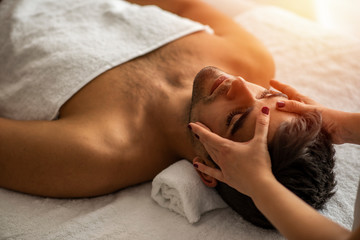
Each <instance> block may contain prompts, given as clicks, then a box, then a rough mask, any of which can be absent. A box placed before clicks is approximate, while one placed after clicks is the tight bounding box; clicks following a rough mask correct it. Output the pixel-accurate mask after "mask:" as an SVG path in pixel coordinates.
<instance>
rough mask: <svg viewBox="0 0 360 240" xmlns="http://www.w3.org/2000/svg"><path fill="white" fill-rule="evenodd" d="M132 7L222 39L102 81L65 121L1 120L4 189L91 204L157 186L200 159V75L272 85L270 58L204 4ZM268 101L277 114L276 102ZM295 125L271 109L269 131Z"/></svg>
mask: <svg viewBox="0 0 360 240" xmlns="http://www.w3.org/2000/svg"><path fill="white" fill-rule="evenodd" d="M131 2H133V3H136V4H140V5H145V4H154V5H157V6H159V7H161V8H163V9H164V10H167V11H170V12H173V13H175V14H178V15H180V16H183V17H186V18H189V19H192V20H195V21H198V22H200V23H203V24H205V25H209V26H210V27H211V28H212V29H213V30H214V34H213V35H211V34H209V33H207V32H205V31H200V32H196V33H193V34H190V35H188V36H185V37H182V38H180V39H178V40H176V41H173V42H171V43H169V44H167V45H165V46H163V47H161V48H159V49H157V50H155V51H152V52H150V53H148V54H146V55H144V56H141V57H138V58H136V59H133V60H131V61H129V62H127V63H124V64H121V65H119V66H117V67H115V68H113V69H111V70H109V71H106V72H104V73H102V74H101V75H99V76H98V77H96V78H95V79H93V80H92V81H91V82H90V83H89V84H87V85H86V86H85V87H83V88H82V89H81V90H80V91H79V92H77V93H76V94H75V95H74V96H73V97H72V98H71V99H69V100H68V101H67V102H66V103H65V104H64V105H63V106H62V107H61V109H60V112H59V119H58V120H54V121H15V120H10V119H5V118H0V129H1V131H0V187H3V188H7V189H12V190H15V191H20V192H24V193H30V194H35V195H40V196H49V197H88V196H96V195H101V194H106V193H110V192H113V191H116V190H118V189H121V188H124V187H127V186H131V185H134V184H138V183H142V182H145V181H149V180H151V179H152V178H153V177H154V176H155V175H156V174H158V173H159V172H160V171H161V170H163V169H164V168H166V167H167V166H169V165H170V164H172V163H174V162H175V161H177V160H179V159H184V158H186V159H193V158H194V157H195V156H196V154H195V152H194V150H193V146H192V138H193V136H192V133H191V132H190V131H189V129H188V128H187V125H188V123H189V107H190V104H191V97H192V86H193V81H194V76H196V74H197V73H198V72H199V71H200V70H201V69H203V68H204V67H206V66H216V67H217V68H219V69H221V70H223V71H224V72H226V73H229V74H232V75H234V76H242V77H243V78H244V79H246V80H247V81H249V82H252V83H255V84H258V85H260V86H263V87H265V88H268V87H269V81H270V79H272V78H273V77H274V63H273V59H272V57H271V55H270V54H269V52H268V51H267V50H266V49H265V47H264V46H263V45H262V44H261V43H260V42H259V41H258V40H257V39H255V38H254V37H253V36H252V35H251V34H249V33H248V32H247V31H245V30H244V29H243V28H241V27H240V26H239V25H238V24H236V23H235V22H233V20H232V19H230V18H229V17H227V16H225V15H223V14H221V13H219V12H218V11H217V10H215V9H213V8H212V7H210V6H208V5H207V4H205V3H203V2H201V1H198V0H172V1H166V0H149V1H145V0H132V1H131ZM209 69H210V70H209ZM204 71H205V72H206V71H208V72H209V71H213V69H212V68H207V69H205V70H203V72H202V75H204ZM216 71H217V70H216ZM216 73H217V75H219V74H220V73H221V72H216ZM207 79H208V80H206V81H207V82H204V84H205V83H206V84H205V85H204V86H203V87H208V88H211V86H212V84H210V85H209V81H210V82H211V81H212V83H213V82H214V81H215V80H216V78H215V77H214V74H212V75H209V77H207ZM237 89H238V88H235V90H234V91H239V93H240V92H241V91H242V90H241V89H238V90H237ZM260 90H261V91H263V88H261V87H259V89H258V90H256V91H259V92H260ZM209 91H210V89H209ZM276 98H278V97H276ZM261 101H263V102H262V103H263V104H264V105H267V106H269V107H270V106H274V104H270V103H272V102H275V101H276V99H262V100H261ZM219 114H220V113H219ZM221 114H222V113H221ZM227 114H228V113H227ZM277 114H278V115H279V117H278V118H276V117H275V116H276V115H277ZM253 117H255V116H253ZM223 118H226V116H223ZM290 118H292V115H291V114H289V113H280V112H279V111H276V110H272V118H271V121H272V122H273V125H271V126H270V129H272V128H273V129H276V127H277V125H278V124H279V123H280V122H281V121H284V120H288V119H290ZM239 134H240V135H241V133H239Z"/></svg>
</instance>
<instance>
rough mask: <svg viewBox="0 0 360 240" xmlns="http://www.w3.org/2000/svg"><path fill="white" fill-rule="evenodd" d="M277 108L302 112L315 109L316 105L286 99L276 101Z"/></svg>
mask: <svg viewBox="0 0 360 240" xmlns="http://www.w3.org/2000/svg"><path fill="white" fill-rule="evenodd" d="M276 109H278V110H280V111H284V112H291V113H297V114H302V113H304V112H308V111H313V110H315V108H314V106H311V105H308V104H305V103H301V102H298V101H295V100H284V101H278V102H277V103H276Z"/></svg>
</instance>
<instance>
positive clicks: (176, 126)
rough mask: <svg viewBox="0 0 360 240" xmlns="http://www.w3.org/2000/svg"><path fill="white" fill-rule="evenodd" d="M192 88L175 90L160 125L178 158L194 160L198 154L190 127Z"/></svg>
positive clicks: (169, 145)
mask: <svg viewBox="0 0 360 240" xmlns="http://www.w3.org/2000/svg"><path fill="white" fill-rule="evenodd" d="M191 89H192V88H190V90H189V89H183V90H179V89H177V91H174V94H173V95H172V96H171V98H170V99H169V102H168V103H169V104H167V106H168V107H167V109H166V110H165V111H164V113H163V114H162V118H163V120H162V121H161V122H162V123H163V124H162V126H159V127H160V129H161V130H162V132H163V134H164V135H165V136H164V139H165V141H166V143H167V145H168V147H169V149H171V152H172V154H173V155H174V156H175V158H177V160H179V159H188V160H190V161H192V159H193V158H194V157H195V156H196V155H195V153H194V150H193V145H192V133H191V131H190V130H189V128H188V121H189V112H190V101H191ZM175 92H176V93H175ZM164 123H165V124H164Z"/></svg>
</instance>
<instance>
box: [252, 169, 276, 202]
mask: <svg viewBox="0 0 360 240" xmlns="http://www.w3.org/2000/svg"><path fill="white" fill-rule="evenodd" d="M257 176H260V177H256V179H254V180H253V181H251V184H249V193H248V196H249V197H251V198H252V199H253V200H254V202H255V199H256V198H258V197H261V195H262V193H263V191H264V188H269V187H272V186H274V185H277V184H280V183H279V182H278V181H277V180H276V178H275V176H274V175H273V174H272V172H270V173H267V174H259V175H257Z"/></svg>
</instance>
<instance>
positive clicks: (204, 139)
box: [189, 122, 231, 164]
mask: <svg viewBox="0 0 360 240" xmlns="http://www.w3.org/2000/svg"><path fill="white" fill-rule="evenodd" d="M189 125H190V127H191V130H192V131H193V133H194V134H195V136H197V137H198V138H199V141H200V142H201V143H202V145H203V146H204V148H205V149H206V151H207V153H208V154H209V155H210V156H211V158H212V159H213V160H214V162H215V163H217V164H218V163H219V159H221V158H222V156H223V154H224V153H225V152H227V150H228V147H229V146H230V145H231V141H230V140H228V139H226V138H222V137H220V136H219V135H217V134H215V133H213V132H211V131H210V129H209V128H207V127H206V126H204V125H203V124H201V123H199V122H196V123H190V124H189Z"/></svg>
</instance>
